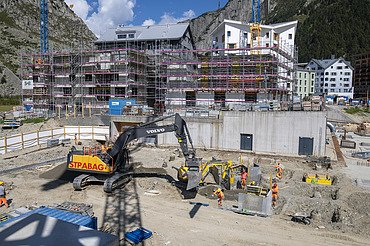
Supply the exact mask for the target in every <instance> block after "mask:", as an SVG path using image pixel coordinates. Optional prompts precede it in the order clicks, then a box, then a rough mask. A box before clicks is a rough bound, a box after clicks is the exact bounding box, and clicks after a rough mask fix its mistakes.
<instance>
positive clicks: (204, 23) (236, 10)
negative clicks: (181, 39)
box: [190, 0, 271, 49]
mask: <svg viewBox="0 0 370 246" xmlns="http://www.w3.org/2000/svg"><path fill="white" fill-rule="evenodd" d="M251 2H252V1H251V0H229V2H228V3H227V4H226V5H225V6H224V7H223V8H220V9H218V10H216V11H211V12H206V13H204V14H202V15H201V16H199V17H197V18H195V19H192V20H191V21H190V28H191V31H192V34H193V37H194V41H195V45H196V47H197V49H202V48H209V47H211V44H212V40H211V35H210V34H211V32H212V31H213V30H214V29H215V28H216V27H217V26H218V25H220V24H221V23H222V21H223V20H224V19H229V20H236V21H243V22H246V23H247V22H249V21H250V20H251V12H252V5H251ZM269 2H270V1H269V0H265V1H264V0H261V16H262V18H263V19H265V16H266V15H267V13H268V10H269V8H271V6H270V4H271V3H270V4H269Z"/></svg>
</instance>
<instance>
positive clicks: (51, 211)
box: [0, 207, 98, 230]
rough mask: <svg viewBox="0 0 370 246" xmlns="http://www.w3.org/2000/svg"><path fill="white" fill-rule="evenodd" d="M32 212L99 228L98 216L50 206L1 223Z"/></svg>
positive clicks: (32, 212) (28, 213)
mask: <svg viewBox="0 0 370 246" xmlns="http://www.w3.org/2000/svg"><path fill="white" fill-rule="evenodd" d="M31 214H42V215H45V216H50V217H53V218H55V219H58V220H63V221H66V222H69V223H72V224H75V225H80V226H85V227H88V228H91V229H94V230H97V228H98V221H97V218H96V217H90V216H85V215H80V214H75V213H71V212H67V211H63V210H59V209H55V208H48V207H40V208H37V209H34V210H32V211H30V212H27V213H24V214H22V215H20V216H18V217H14V218H11V219H8V220H6V221H4V222H2V223H0V225H3V224H6V223H9V222H12V221H14V220H18V219H22V218H25V217H27V216H29V215H31Z"/></svg>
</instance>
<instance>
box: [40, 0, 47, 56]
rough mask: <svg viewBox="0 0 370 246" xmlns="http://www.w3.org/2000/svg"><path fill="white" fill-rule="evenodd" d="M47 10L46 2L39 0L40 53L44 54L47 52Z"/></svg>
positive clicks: (45, 0)
mask: <svg viewBox="0 0 370 246" xmlns="http://www.w3.org/2000/svg"><path fill="white" fill-rule="evenodd" d="M48 17H49V8H48V0H40V53H41V55H42V54H45V53H47V52H48V50H49V40H48V35H49V20H48Z"/></svg>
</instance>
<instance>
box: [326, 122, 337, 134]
mask: <svg viewBox="0 0 370 246" xmlns="http://www.w3.org/2000/svg"><path fill="white" fill-rule="evenodd" d="M326 126H327V127H328V128H329V129H330V132H335V126H334V125H333V124H332V123H330V122H326Z"/></svg>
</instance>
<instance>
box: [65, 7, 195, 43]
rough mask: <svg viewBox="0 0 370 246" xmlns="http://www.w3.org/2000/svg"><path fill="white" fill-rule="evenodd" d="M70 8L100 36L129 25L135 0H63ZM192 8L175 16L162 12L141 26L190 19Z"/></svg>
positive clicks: (192, 15) (193, 14)
mask: <svg viewBox="0 0 370 246" xmlns="http://www.w3.org/2000/svg"><path fill="white" fill-rule="evenodd" d="M64 1H65V2H66V3H67V4H68V5H69V6H73V7H72V10H73V11H74V12H75V13H76V14H77V15H78V16H79V17H80V18H81V19H82V20H83V21H84V22H85V23H86V24H87V26H88V27H89V28H90V30H91V31H93V32H94V33H95V35H96V36H98V37H100V36H103V35H104V34H105V32H106V31H107V30H108V29H111V28H116V27H117V26H118V25H120V24H124V25H131V24H132V21H133V20H134V16H135V14H134V8H135V5H136V0H64ZM139 12H140V11H139ZM194 17H195V12H194V11H193V10H191V9H190V10H188V11H185V12H183V13H182V15H181V16H175V15H174V14H173V13H164V14H163V15H162V16H161V17H160V20H159V21H158V22H156V21H155V20H154V19H152V18H148V19H146V20H144V22H143V23H142V25H143V26H150V25H154V24H160V25H164V24H170V23H177V22H180V21H184V20H188V19H192V18H194Z"/></svg>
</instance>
